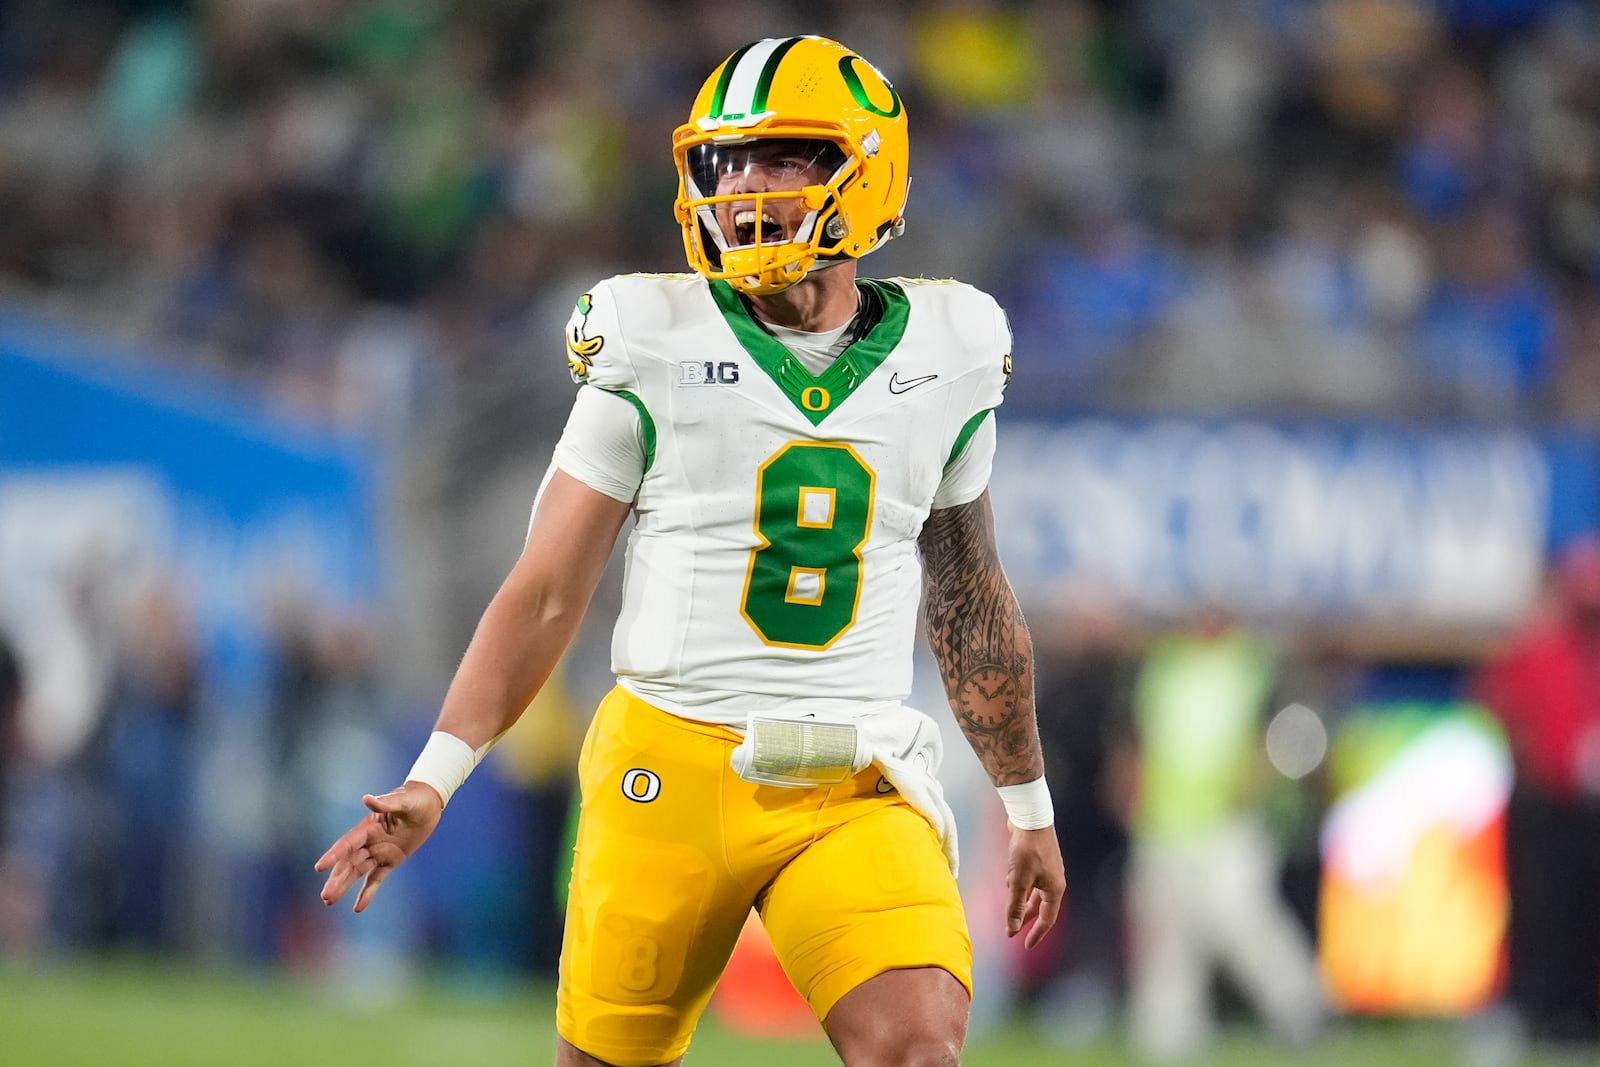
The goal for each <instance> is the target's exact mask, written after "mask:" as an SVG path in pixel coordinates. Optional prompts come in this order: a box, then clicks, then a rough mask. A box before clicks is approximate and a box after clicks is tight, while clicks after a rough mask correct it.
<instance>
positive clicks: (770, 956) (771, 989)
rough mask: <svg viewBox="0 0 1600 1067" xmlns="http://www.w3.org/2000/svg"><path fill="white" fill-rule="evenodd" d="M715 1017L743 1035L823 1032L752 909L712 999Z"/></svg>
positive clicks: (793, 1035)
mask: <svg viewBox="0 0 1600 1067" xmlns="http://www.w3.org/2000/svg"><path fill="white" fill-rule="evenodd" d="M711 1013H712V1014H713V1015H714V1016H716V1019H717V1021H718V1022H720V1023H722V1025H724V1026H726V1027H727V1028H728V1029H729V1030H732V1031H734V1032H735V1033H739V1034H743V1035H745V1036H747V1037H763V1038H784V1039H796V1040H798V1039H803V1038H811V1039H816V1038H821V1037H824V1036H825V1035H824V1034H823V1032H822V1026H821V1024H819V1023H818V1022H817V1017H816V1016H815V1015H813V1014H812V1013H811V1005H809V1004H807V1003H806V1002H805V1000H804V999H803V998H802V997H801V996H800V994H799V993H797V992H795V989H794V986H793V985H791V984H790V983H789V976H788V975H786V974H784V973H783V966H782V965H781V964H779V963H778V957H777V954H776V953H774V952H773V951H772V942H771V941H770V940H768V939H767V931H766V929H765V928H764V927H763V926H762V925H761V920H760V919H759V918H758V917H757V916H756V913H755V912H754V911H752V912H751V913H750V915H749V917H748V918H747V919H745V923H744V929H743V930H742V931H740V933H739V943H738V944H737V945H735V946H734V949H733V958H732V959H731V960H729V961H728V967H727V970H725V971H723V972H722V981H721V982H719V983H718V985H717V991H716V993H715V994H713V995H712V998H711Z"/></svg>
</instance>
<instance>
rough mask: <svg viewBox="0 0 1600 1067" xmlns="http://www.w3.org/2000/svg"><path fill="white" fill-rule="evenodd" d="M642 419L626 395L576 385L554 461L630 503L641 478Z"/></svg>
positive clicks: (563, 468)
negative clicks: (570, 409)
mask: <svg viewBox="0 0 1600 1067" xmlns="http://www.w3.org/2000/svg"><path fill="white" fill-rule="evenodd" d="M642 429H643V427H642V420H641V418H640V415H639V411H638V409H637V408H635V407H634V406H633V404H631V403H629V402H628V399H627V398H626V397H624V396H621V395H619V394H617V393H613V392H610V391H608V390H605V389H580V390H578V396H577V398H576V399H575V400H573V402H572V412H571V414H569V415H568V416H567V425H566V428H565V429H564V430H562V432H561V439H560V440H559V441H557V442H556V449H555V457H554V465H555V466H556V467H559V468H560V469H561V470H563V471H565V472H566V473H568V474H570V475H572V476H573V477H574V478H576V479H578V481H580V482H582V483H583V484H584V485H587V486H588V487H589V488H591V489H593V490H595V491H596V492H600V493H604V494H605V495H606V496H608V497H611V498H612V499H613V500H620V501H623V502H624V503H629V502H631V501H632V500H633V499H634V497H635V496H637V495H638V493H639V483H640V482H642V481H643V480H644V472H645V443H644V436H643V433H642Z"/></svg>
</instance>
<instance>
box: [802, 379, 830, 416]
mask: <svg viewBox="0 0 1600 1067" xmlns="http://www.w3.org/2000/svg"><path fill="white" fill-rule="evenodd" d="M832 403H833V397H832V396H830V395H828V391H827V390H826V389H824V388H823V387H822V386H820V385H808V386H806V387H805V388H804V389H802V390H800V406H801V407H803V408H805V409H806V410H807V411H826V410H828V406H829V405H830V404H832Z"/></svg>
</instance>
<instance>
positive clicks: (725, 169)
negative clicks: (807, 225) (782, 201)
mask: <svg viewBox="0 0 1600 1067" xmlns="http://www.w3.org/2000/svg"><path fill="white" fill-rule="evenodd" d="M844 163H845V156H844V152H843V151H842V150H841V149H840V148H839V146H838V145H836V144H834V143H833V142H832V141H823V140H810V139H801V138H771V139H768V138H752V139H750V140H748V141H744V142H742V143H739V144H716V143H713V142H708V143H706V144H699V145H695V146H694V147H693V148H691V149H689V152H688V155H687V156H686V158H685V160H684V168H685V170H686V171H687V173H686V174H685V175H684V177H685V178H686V179H688V180H689V181H690V182H692V183H693V185H694V189H693V191H692V194H691V195H693V196H696V197H710V196H719V195H728V194H730V193H737V192H742V191H745V190H747V189H765V190H769V191H778V190H786V189H803V188H805V187H806V186H808V185H827V184H828V183H829V182H831V181H832V180H833V178H834V177H835V176H836V175H837V174H838V172H839V170H840V168H842V167H843V166H844Z"/></svg>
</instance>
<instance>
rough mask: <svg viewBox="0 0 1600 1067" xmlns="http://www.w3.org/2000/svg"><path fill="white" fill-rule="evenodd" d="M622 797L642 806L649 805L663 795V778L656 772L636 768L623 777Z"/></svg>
mask: <svg viewBox="0 0 1600 1067" xmlns="http://www.w3.org/2000/svg"><path fill="white" fill-rule="evenodd" d="M622 795H623V796H625V797H627V798H628V799H629V800H632V801H635V802H637V803H640V804H648V803H650V802H651V801H652V800H654V799H655V798H656V797H658V796H660V795H661V777H660V776H659V775H657V774H656V772H655V771H647V770H645V769H644V768H643V767H635V768H633V769H632V770H631V771H628V772H627V773H626V774H624V775H623V776H622Z"/></svg>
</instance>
